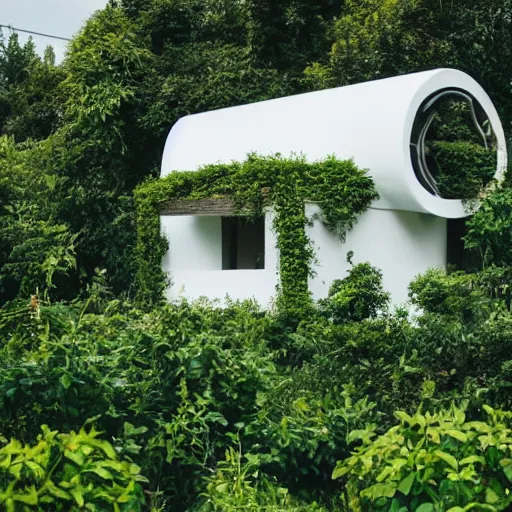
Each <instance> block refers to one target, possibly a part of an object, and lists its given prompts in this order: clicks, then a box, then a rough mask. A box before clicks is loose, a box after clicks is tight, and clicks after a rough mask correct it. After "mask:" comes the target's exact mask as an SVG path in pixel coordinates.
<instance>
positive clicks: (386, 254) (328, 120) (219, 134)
mask: <svg viewBox="0 0 512 512" xmlns="http://www.w3.org/2000/svg"><path fill="white" fill-rule="evenodd" d="M446 95H454V96H457V97H462V98H465V99H466V100H468V101H469V102H470V103H471V104H472V105H473V106H474V107H475V108H479V109H481V111H482V112H484V113H485V114H486V115H487V117H488V120H489V121H490V124H491V126H492V129H493V131H494V136H495V141H496V147H497V161H498V165H497V170H496V176H495V177H496V178H497V179H498V180H499V179H501V177H502V175H503V172H504V169H505V167H506V159H507V156H506V145H505V137H504V133H503V128H502V126H501V123H500V120H499V117H498V114H497V112H496V109H495V108H494V106H493V104H492V102H491V100H490V98H489V97H488V95H487V94H486V93H485V91H484V90H483V89H482V88H481V87H480V86H479V85H478V84H477V82H475V81H474V80H473V79H472V78H471V77H469V76H468V75H466V74H464V73H462V72H460V71H456V70H451V69H437V70H433V71H427V72H422V73H415V74H410V75H404V76H400V77H396V78H389V79H384V80H377V81H372V82H367V83H362V84H357V85H352V86H347V87H340V88H336V89H330V90H324V91H319V92H312V93H307V94H301V95H296V96H291V97H286V98H280V99H276V100H271V101H264V102H259V103H253V104H250V105H243V106H239V107H233V108H228V109H222V110H217V111H213V112H207V113H203V114H197V115H192V116H187V117H184V118H182V119H180V120H179V121H178V123H176V125H175V126H174V127H173V128H172V130H171V131H170V133H169V136H168V139H167V143H166V146H165V151H164V155H163V162H162V170H161V176H162V177H163V176H166V175H167V174H169V173H171V172H173V171H182V170H196V169H198V168H199V167H201V166H203V165H206V164H212V163H228V162H232V161H241V160H244V159H245V158H246V156H247V154H248V153H250V152H256V153H258V154H259V155H270V154H275V153H281V154H282V155H283V156H290V155H292V154H303V155H305V156H306V158H307V159H308V160H310V161H316V160H320V159H323V158H325V157H326V156H328V155H335V156H336V157H337V158H339V159H347V158H353V160H354V162H355V163H356V164H357V165H358V166H359V167H361V168H366V169H368V172H369V174H370V175H371V176H372V178H373V179H374V181H375V184H376V187H377V190H378V192H379V195H380V199H379V200H377V201H375V202H374V203H373V204H372V206H371V208H370V209H369V210H368V211H367V212H366V213H364V214H363V215H362V216H361V217H360V218H359V220H358V223H357V225H356V226H355V227H354V229H353V230H352V231H351V232H350V233H349V234H348V236H347V238H346V241H345V242H344V243H341V242H340V240H339V239H338V238H337V237H336V236H335V235H334V234H332V233H330V232H329V231H328V230H327V229H326V228H325V227H324V226H323V225H322V223H321V221H319V220H315V221H314V223H313V225H312V226H309V227H308V228H307V230H308V235H309V237H310V239H311V240H312V241H313V243H314V246H315V250H316V260H317V262H316V264H315V267H314V270H315V276H314V277H313V278H311V279H310V282H309V286H310V290H311V292H312V295H313V297H314V298H315V299H319V298H323V297H325V296H326V295H327V291H328V288H329V285H330V284H331V282H332V281H333V280H334V279H338V278H341V277H344V276H345V275H346V271H347V270H348V268H349V265H348V263H347V262H346V254H347V252H348V251H353V253H354V259H353V261H354V262H359V261H370V262H371V263H372V264H373V265H375V266H376V267H378V268H380V269H381V270H382V272H383V277H384V287H385V288H386V289H387V290H388V291H389V292H391V295H392V298H393V301H394V303H401V302H403V301H405V300H406V299H407V286H408V284H409V282H410V281H411V280H412V279H413V278H414V277H415V276H416V275H417V274H419V273H422V272H424V271H426V270H427V269H428V268H430V267H443V266H445V265H446V261H447V219H454V218H461V217H464V216H466V215H467V214H468V212H467V209H466V207H465V206H464V204H463V203H462V201H460V200H456V199H443V198H442V197H440V196H439V195H438V193H437V189H436V184H435V177H433V176H432V174H431V173H430V172H429V168H428V164H427V162H426V160H425V155H424V151H423V149H424V148H423V145H424V140H425V135H426V132H427V131H428V125H429V123H430V120H429V117H428V115H427V113H428V112H429V109H430V108H431V106H432V105H433V104H434V103H435V102H436V101H437V100H438V99H439V98H441V97H443V96H446ZM475 122H476V119H475ZM478 128H479V129H480V126H478ZM305 208H306V211H307V212H308V213H313V212H314V211H316V210H317V209H318V207H317V205H315V204H306V205H305ZM161 227H162V230H163V232H164V234H165V235H166V236H167V238H168V239H169V242H170V247H171V250H170V251H169V253H168V254H167V256H166V258H165V260H164V263H163V265H164V269H165V270H166V271H168V272H169V274H170V277H171V279H172V283H173V284H172V286H171V287H170V288H169V290H168V297H169V299H171V300H172V299H174V298H177V297H179V296H185V297H188V298H191V299H194V298H198V297H200V296H206V297H209V298H221V299H222V298H224V297H225V296H226V295H229V296H230V297H231V298H232V299H246V298H255V299H256V300H257V301H258V302H260V303H261V304H262V305H263V306H268V305H269V304H271V303H272V300H273V297H275V294H276V286H277V285H278V283H279V257H278V253H277V249H276V243H275V242H276V237H275V233H273V231H272V229H271V228H272V211H271V210H270V209H269V210H268V211H267V213H266V215H265V218H264V219H262V221H261V222H260V223H255V224H245V223H244V222H243V221H233V220H232V219H226V218H224V219H223V218H222V216H220V215H214V216H209V215H202V214H201V213H200V212H199V214H198V215H179V216H175V215H174V216H168V215H163V216H162V217H161Z"/></svg>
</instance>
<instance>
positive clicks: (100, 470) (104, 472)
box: [84, 467, 114, 480]
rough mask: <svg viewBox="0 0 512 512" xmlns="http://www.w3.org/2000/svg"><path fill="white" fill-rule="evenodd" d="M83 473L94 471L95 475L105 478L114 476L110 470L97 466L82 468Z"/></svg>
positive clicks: (109, 478)
mask: <svg viewBox="0 0 512 512" xmlns="http://www.w3.org/2000/svg"><path fill="white" fill-rule="evenodd" d="M84 473H95V474H96V475H98V476H99V477H101V478H103V479H105V480H112V479H113V478H114V477H113V475H112V473H110V471H107V470H106V469H105V468H99V467H94V468H89V469H86V470H84Z"/></svg>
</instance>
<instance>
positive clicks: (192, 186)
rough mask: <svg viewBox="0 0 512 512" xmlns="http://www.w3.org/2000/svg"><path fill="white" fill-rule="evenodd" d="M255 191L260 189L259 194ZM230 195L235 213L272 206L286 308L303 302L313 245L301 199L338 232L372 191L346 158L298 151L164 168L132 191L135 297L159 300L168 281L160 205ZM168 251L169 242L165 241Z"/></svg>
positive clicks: (149, 301) (343, 230)
mask: <svg viewBox="0 0 512 512" xmlns="http://www.w3.org/2000/svg"><path fill="white" fill-rule="evenodd" d="M262 190H265V191H267V194H266V196H265V197H264V195H262ZM223 196H230V197H231V198H232V199H233V202H234V205H235V214H236V213H238V214H241V212H242V211H243V214H244V215H247V214H249V216H253V217H258V216H261V215H262V214H263V208H264V204H267V203H268V204H269V205H271V206H272V207H273V208H274V210H275V219H274V226H273V228H274V229H275V231H276V234H277V249H278V250H279V254H280V260H279V274H280V290H279V302H278V303H279V305H280V307H282V308H285V309H287V310H296V309H302V308H303V307H304V306H306V305H307V304H309V303H310V301H311V299H310V295H309V291H308V277H309V276H310V275H311V267H312V261H313V258H314V251H313V248H312V246H311V244H310V241H309V239H308V237H307V234H306V229H305V227H306V224H307V222H308V219H307V217H306V213H305V208H304V202H305V201H306V200H308V201H313V202H316V203H318V204H319V205H320V207H321V212H322V221H323V222H324V223H325V225H326V226H327V227H328V228H329V229H330V230H331V231H333V232H335V233H336V234H337V235H338V236H339V237H340V239H342V240H343V239H344V237H345V235H346V233H347V231H349V230H350V229H351V228H352V226H353V225H354V223H355V222H356V219H357V216H358V215H359V214H361V213H362V212H364V211H365V210H366V209H367V208H368V207H369V205H370V203H371V202H372V201H373V200H374V199H376V198H377V197H378V195H377V192H376V190H375V187H374V184H373V181H372V180H371V178H370V177H369V176H367V175H366V172H365V171H364V170H361V169H358V168H357V167H356V165H355V164H354V162H353V161H352V160H343V161H341V160H337V159H336V158H334V157H328V158H326V159H325V160H322V161H319V162H314V163H309V162H307V161H306V159H305V158H304V157H303V156H297V157H293V158H283V157H281V156H280V155H279V154H277V155H273V156H269V157H261V156H258V155H256V154H251V155H249V156H248V158H247V159H246V160H245V161H244V162H235V163H232V164H216V165H207V166H205V167H202V168H201V169H199V170H198V171H185V172H172V173H171V174H169V175H168V176H166V177H165V178H162V179H156V180H155V179H153V180H150V181H147V182H146V183H144V184H142V185H141V186H139V187H138V188H137V189H136V191H135V201H136V205H137V248H136V251H137V263H138V270H137V275H136V283H137V294H138V298H139V300H140V301H141V302H143V303H146V304H154V303H155V302H158V301H160V300H162V298H163V292H164V290H165V288H166V287H167V286H168V285H169V282H168V279H167V276H165V274H164V272H163V270H162V258H163V257H164V255H165V252H166V251H167V249H168V246H167V242H166V240H165V239H164V238H163V237H162V236H161V234H160V227H159V213H160V211H161V208H162V205H163V204H164V203H167V202H169V201H170V200H174V199H203V198H208V197H210V198H211V197H223ZM171 250H172V247H171Z"/></svg>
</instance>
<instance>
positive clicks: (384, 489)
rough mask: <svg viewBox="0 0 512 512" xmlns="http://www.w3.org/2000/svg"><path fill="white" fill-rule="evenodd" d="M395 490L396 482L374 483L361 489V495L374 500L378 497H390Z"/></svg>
mask: <svg viewBox="0 0 512 512" xmlns="http://www.w3.org/2000/svg"><path fill="white" fill-rule="evenodd" d="M395 492H396V482H387V483H385V484H375V485H371V486H370V487H368V488H366V489H364V490H362V491H361V497H363V498H364V497H366V498H370V499H371V500H372V501H375V500H377V499H379V498H383V497H384V498H392V497H393V496H394V495H395Z"/></svg>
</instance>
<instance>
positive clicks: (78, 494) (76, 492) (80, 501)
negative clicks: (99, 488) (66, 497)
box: [69, 489, 84, 507]
mask: <svg viewBox="0 0 512 512" xmlns="http://www.w3.org/2000/svg"><path fill="white" fill-rule="evenodd" d="M69 494H71V496H73V498H75V501H76V504H77V505H78V506H79V507H83V506H84V495H83V493H82V491H81V489H71V490H70V491H69Z"/></svg>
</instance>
